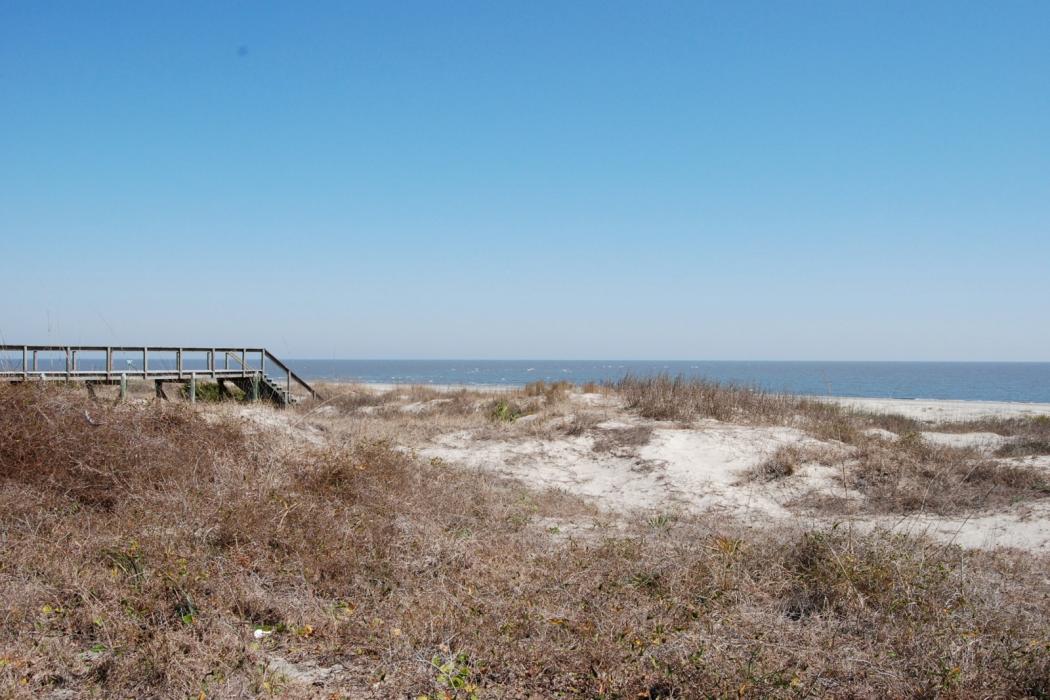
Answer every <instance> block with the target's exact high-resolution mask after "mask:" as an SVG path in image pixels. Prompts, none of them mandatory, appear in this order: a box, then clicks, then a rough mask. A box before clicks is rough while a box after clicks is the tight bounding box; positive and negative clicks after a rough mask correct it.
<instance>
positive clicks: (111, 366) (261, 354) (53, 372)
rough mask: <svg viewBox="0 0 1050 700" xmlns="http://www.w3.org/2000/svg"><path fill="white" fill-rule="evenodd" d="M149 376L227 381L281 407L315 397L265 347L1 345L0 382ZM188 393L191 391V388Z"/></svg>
mask: <svg viewBox="0 0 1050 700" xmlns="http://www.w3.org/2000/svg"><path fill="white" fill-rule="evenodd" d="M129 379H145V380H152V381H154V382H156V383H157V388H158V394H159V395H162V394H163V392H162V389H161V387H162V386H163V383H165V382H182V383H186V384H188V385H190V386H191V387H195V386H196V383H197V382H198V381H201V380H209V379H210V380H214V381H216V382H218V383H219V384H220V385H222V384H224V383H225V382H226V381H229V382H231V383H233V384H235V385H237V386H239V387H240V388H241V389H243V390H244V391H245V393H247V394H249V395H251V396H252V397H253V398H255V399H269V400H272V401H274V402H275V403H277V404H279V405H282V406H286V405H288V404H289V403H291V402H292V401H294V400H295V399H296V398H297V394H296V393H295V392H296V391H299V392H301V393H303V394H305V395H308V396H313V397H316V396H317V392H316V391H315V390H314V388H313V387H312V386H310V384H308V383H307V382H306V381H304V380H303V379H302V378H301V377H299V376H298V375H297V374H296V373H295V372H293V371H292V369H291V368H290V367H288V365H286V364H285V363H283V362H281V360H280V359H278V358H277V356H275V355H274V354H273V353H271V352H270V351H269V350H267V349H266V348H228V347H215V348H207V347H204V348H202V347H168V346H158V347H151V346H102V345H0V381H7V382H31V381H63V382H85V383H88V384H120V385H121V387H122V391H124V390H126V386H127V381H128V380H129ZM190 393H191V396H193V395H194V394H195V392H193V391H191V392H190Z"/></svg>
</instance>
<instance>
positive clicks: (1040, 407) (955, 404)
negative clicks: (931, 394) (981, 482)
mask: <svg viewBox="0 0 1050 700" xmlns="http://www.w3.org/2000/svg"><path fill="white" fill-rule="evenodd" d="M814 398H819V399H820V400H821V401H830V402H832V403H837V404H841V405H843V406H851V407H853V408H856V409H858V410H862V411H872V412H874V413H897V414H900V415H902V416H907V417H908V418H915V419H916V420H925V421H931V422H937V421H957V420H972V419H975V418H985V417H988V416H995V417H999V418H1011V417H1025V416H1050V403H1020V402H1010V401H949V400H941V399H865V398H850V397H837V396H818V397H814Z"/></svg>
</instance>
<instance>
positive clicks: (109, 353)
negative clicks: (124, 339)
mask: <svg viewBox="0 0 1050 700" xmlns="http://www.w3.org/2000/svg"><path fill="white" fill-rule="evenodd" d="M112 374H113V348H112V347H108V348H106V379H109V378H110V375H112Z"/></svg>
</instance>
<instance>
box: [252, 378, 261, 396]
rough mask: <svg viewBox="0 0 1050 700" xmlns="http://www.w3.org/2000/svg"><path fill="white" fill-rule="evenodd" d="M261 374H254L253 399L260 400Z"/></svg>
mask: <svg viewBox="0 0 1050 700" xmlns="http://www.w3.org/2000/svg"><path fill="white" fill-rule="evenodd" d="M259 383H260V381H259V374H258V373H256V374H253V375H252V401H258V400H259Z"/></svg>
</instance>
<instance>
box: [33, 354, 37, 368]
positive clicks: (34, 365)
mask: <svg viewBox="0 0 1050 700" xmlns="http://www.w3.org/2000/svg"><path fill="white" fill-rule="evenodd" d="M36 354H37V351H36V350H34V351H33V371H34V372H36V370H37V361H36V360H37V355H36Z"/></svg>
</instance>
